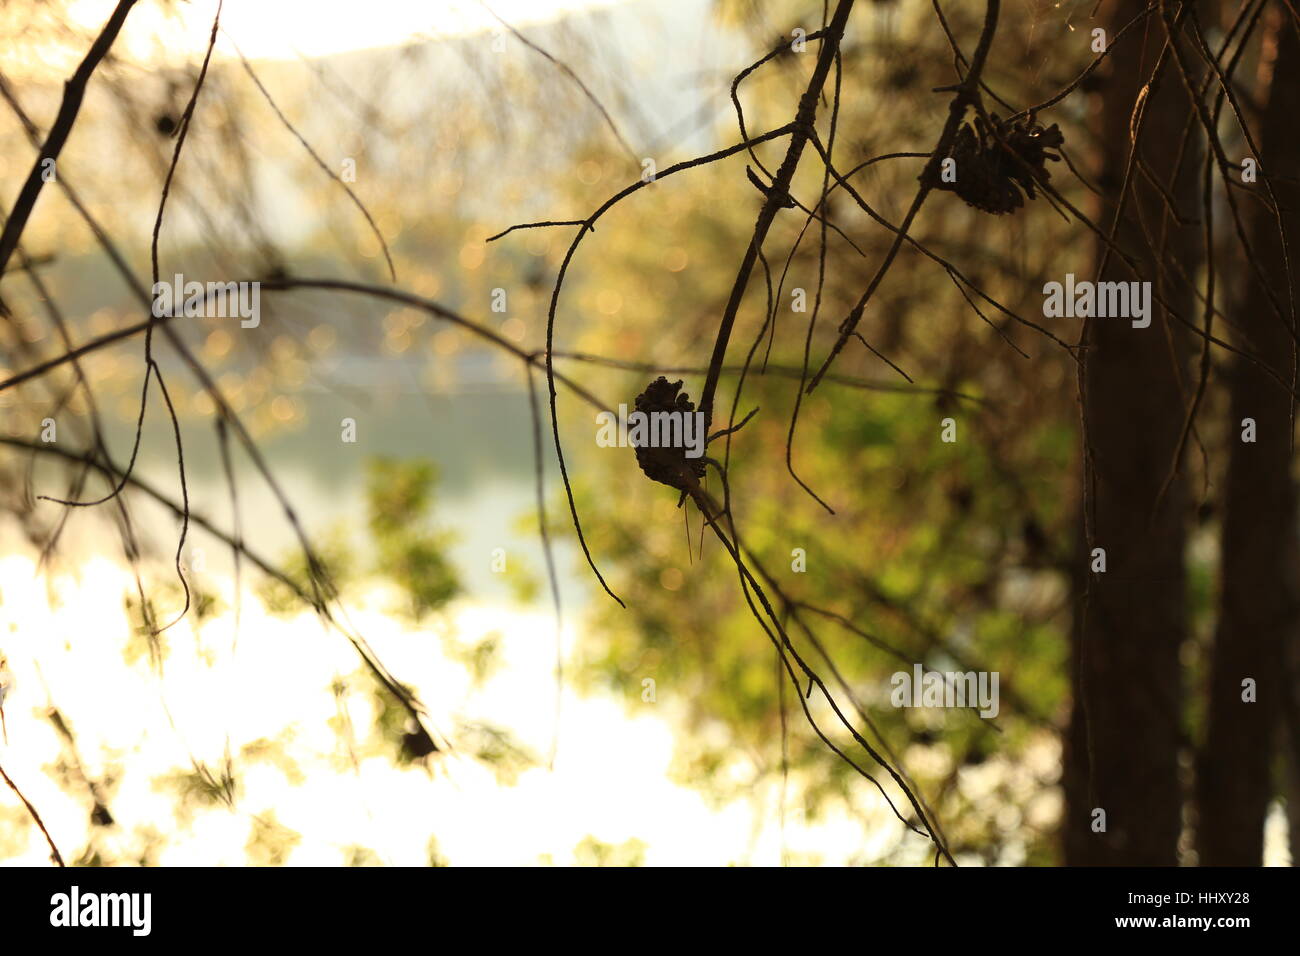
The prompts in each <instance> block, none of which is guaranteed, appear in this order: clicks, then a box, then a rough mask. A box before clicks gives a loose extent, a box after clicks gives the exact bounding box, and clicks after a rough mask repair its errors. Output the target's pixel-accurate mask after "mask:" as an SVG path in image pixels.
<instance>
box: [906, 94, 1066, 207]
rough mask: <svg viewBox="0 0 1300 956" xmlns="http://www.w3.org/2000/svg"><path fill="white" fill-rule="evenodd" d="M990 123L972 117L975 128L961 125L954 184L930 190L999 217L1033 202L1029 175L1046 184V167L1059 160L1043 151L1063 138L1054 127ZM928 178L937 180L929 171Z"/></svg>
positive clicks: (1028, 122) (954, 149) (956, 143)
mask: <svg viewBox="0 0 1300 956" xmlns="http://www.w3.org/2000/svg"><path fill="white" fill-rule="evenodd" d="M989 118H990V119H991V120H992V121H993V128H992V129H990V128H989V126H988V124H987V123H985V122H984V120H983V119H982V118H981V117H979V116H977V117H975V125H974V127H972V126H971V124H970V123H963V124H962V126H961V128H960V129H959V130H958V131H957V136H956V139H955V141H954V142H953V147H952V152H951V154H950V155H951V156H952V158H953V159H955V160H956V161H957V181H956V182H953V183H946V182H943V181H942V180H939V181H932V182H931V185H932V186H933V187H934V188H936V189H947V190H949V191H951V192H955V193H956V194H957V195H958V196H960V197H961V198H962V199H964V200H966V203H967V204H968V205H971V206H974V207H975V208H976V209H982V210H984V211H985V212H988V213H993V214H994V215H1001V214H1003V213H1008V212H1015V211H1016V210H1017V209H1020V208H1022V207H1023V206H1024V204H1025V196H1028V197H1029V198H1030V199H1034V198H1036V196H1035V194H1034V177H1033V176H1032V175H1031V174H1030V170H1033V172H1035V173H1037V174H1038V176H1040V177H1041V178H1042V179H1044V180H1048V179H1051V176H1052V174H1051V173H1050V172H1048V170H1047V166H1046V163H1045V161H1046V160H1049V159H1050V160H1052V161H1053V162H1059V161H1060V159H1061V157H1060V156H1058V155H1056V154H1055V153H1051V152H1048V150H1051V149H1055V148H1056V147H1058V146H1060V145H1061V144H1062V143H1064V142H1065V137H1064V136H1063V135H1062V133H1061V130H1060V127H1058V126H1057V125H1056V124H1055V123H1053V124H1052V125H1051V126H1048V127H1046V128H1044V127H1043V126H1041V125H1040V124H1038V123H1037V122H1035V121H1034V119H1033V118H1032V117H1030V118H1027V119H1022V120H1016V121H1015V122H1013V123H1004V122H1003V121H1002V120H1001V119H999V118H998V115H997V114H996V113H993V114H991V115H990V117H989ZM995 131H996V134H995ZM999 137H1000V139H1001V141H999ZM1017 160H1019V161H1017ZM1026 166H1027V167H1028V168H1026ZM927 173H928V174H929V175H930V176H932V177H934V178H935V179H937V178H938V177H936V176H934V173H933V172H932V171H927ZM927 173H923V174H922V176H925V175H927Z"/></svg>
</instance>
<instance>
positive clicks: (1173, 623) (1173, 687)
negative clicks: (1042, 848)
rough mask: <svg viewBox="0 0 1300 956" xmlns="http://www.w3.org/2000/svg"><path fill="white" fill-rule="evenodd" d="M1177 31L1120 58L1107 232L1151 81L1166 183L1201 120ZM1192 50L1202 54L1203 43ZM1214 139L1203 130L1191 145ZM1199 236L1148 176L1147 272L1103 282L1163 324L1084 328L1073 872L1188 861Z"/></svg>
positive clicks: (1115, 66) (1136, 235)
mask: <svg viewBox="0 0 1300 956" xmlns="http://www.w3.org/2000/svg"><path fill="white" fill-rule="evenodd" d="M1146 6H1147V4H1146V2H1145V0H1114V2H1110V3H1107V4H1105V7H1104V10H1103V15H1102V19H1101V22H1102V23H1104V24H1106V29H1107V35H1108V36H1109V37H1114V36H1115V35H1116V33H1117V32H1118V30H1119V28H1120V26H1122V25H1123V24H1125V23H1127V22H1128V21H1129V20H1130V19H1132V18H1133V17H1134V16H1136V15H1138V14H1139V13H1141V12H1142V11H1143V10H1144V9H1145V7H1146ZM1138 29H1139V30H1140V29H1141V28H1138ZM1164 37H1165V33H1164V28H1163V25H1162V23H1161V21H1160V18H1159V13H1158V12H1157V13H1154V14H1153V15H1152V17H1151V18H1150V19H1149V20H1148V21H1147V24H1146V29H1145V31H1144V32H1139V33H1136V34H1134V33H1130V34H1129V36H1127V37H1125V39H1124V40H1123V41H1121V42H1122V43H1123V46H1122V47H1117V50H1116V53H1115V54H1114V55H1112V56H1110V57H1109V58H1108V60H1109V73H1108V74H1107V75H1106V77H1105V79H1104V80H1103V86H1102V89H1101V94H1100V95H1101V102H1100V107H1101V109H1100V111H1099V115H1098V125H1097V133H1098V136H1099V142H1100V150H1101V166H1102V168H1101V175H1100V182H1099V186H1100V189H1101V191H1102V193H1103V196H1104V199H1103V200H1102V201H1101V202H1100V204H1099V205H1100V209H1099V210H1098V213H1099V218H1098V219H1097V221H1098V223H1099V224H1100V225H1101V226H1102V228H1103V229H1109V228H1110V226H1111V224H1112V223H1113V222H1114V220H1115V216H1116V208H1117V207H1116V201H1117V199H1118V197H1119V194H1120V190H1121V188H1122V185H1123V182H1124V178H1125V170H1126V168H1127V165H1128V162H1129V151H1130V136H1129V127H1130V118H1131V117H1132V116H1133V113H1134V104H1135V102H1137V100H1138V98H1139V93H1140V91H1141V90H1142V89H1143V87H1144V86H1145V85H1146V84H1148V83H1151V89H1150V92H1149V93H1148V94H1147V98H1146V117H1145V125H1144V126H1143V130H1142V133H1141V139H1140V143H1139V148H1140V150H1141V155H1142V157H1143V158H1144V160H1145V161H1146V163H1147V165H1148V166H1149V168H1150V170H1151V172H1152V174H1153V175H1154V176H1156V177H1157V178H1158V179H1159V180H1160V181H1161V182H1162V183H1166V184H1169V183H1170V181H1171V179H1172V178H1173V177H1174V174H1175V169H1176V164H1177V157H1178V144H1179V143H1180V142H1181V141H1182V136H1183V130H1184V127H1185V126H1186V124H1187V123H1188V122H1189V121H1192V122H1194V121H1195V117H1194V113H1193V110H1192V107H1191V104H1190V100H1189V98H1188V96H1187V94H1186V91H1185V89H1184V87H1183V82H1182V79H1181V78H1180V76H1179V74H1178V72H1177V65H1176V62H1175V61H1174V60H1173V58H1172V56H1166V58H1165V60H1164V61H1163V65H1162V66H1161V67H1160V68H1159V70H1158V72H1157V67H1156V65H1157V63H1158V62H1161V58H1160V52H1161V48H1162V46H1163V43H1164ZM1185 57H1186V58H1187V59H1188V60H1189V62H1196V61H1197V56H1196V54H1195V53H1194V52H1193V51H1191V50H1190V49H1188V50H1186V52H1185ZM1153 74H1155V75H1154V76H1153ZM1195 132H1197V131H1195V130H1194V133H1195ZM1198 139H1199V137H1198V136H1196V135H1193V137H1192V139H1191V142H1193V143H1195V142H1197V141H1198ZM1200 175H1201V161H1200V154H1199V152H1198V150H1196V149H1193V148H1189V149H1188V151H1187V155H1186V156H1185V157H1184V159H1183V162H1182V165H1181V171H1180V172H1179V174H1178V178H1177V181H1176V182H1174V183H1172V185H1171V188H1170V190H1169V191H1170V193H1171V195H1172V197H1173V198H1174V200H1175V201H1176V202H1177V204H1178V207H1179V210H1180V212H1181V213H1182V215H1183V217H1184V218H1185V219H1187V220H1197V219H1199V210H1198V195H1199V189H1198V184H1199V178H1200ZM1144 225H1145V228H1144ZM1197 229H1198V227H1196V226H1187V227H1179V226H1177V225H1176V223H1175V222H1174V221H1173V220H1172V218H1170V217H1169V216H1168V215H1167V214H1166V210H1165V206H1164V202H1163V200H1162V198H1161V196H1160V193H1159V191H1158V190H1157V189H1156V188H1154V187H1153V186H1151V185H1150V183H1149V182H1148V181H1147V180H1146V179H1145V178H1144V177H1143V176H1142V174H1141V173H1140V172H1135V173H1134V174H1133V176H1132V184H1131V186H1130V190H1129V198H1128V201H1127V203H1126V204H1125V206H1124V210H1123V214H1122V218H1121V221H1120V224H1119V228H1118V230H1117V232H1116V241H1117V243H1118V245H1119V247H1120V248H1121V249H1123V250H1125V251H1126V252H1128V253H1129V254H1131V255H1133V256H1134V257H1135V258H1136V260H1137V263H1138V268H1139V269H1140V272H1141V274H1140V275H1136V274H1134V273H1133V271H1132V270H1130V268H1129V267H1128V266H1127V265H1126V264H1125V263H1124V262H1123V260H1122V259H1121V258H1120V257H1119V256H1117V255H1116V254H1115V253H1113V252H1112V253H1111V254H1110V255H1109V256H1106V255H1105V252H1104V247H1099V248H1098V252H1097V255H1098V261H1097V263H1096V266H1101V263H1102V260H1104V261H1105V266H1104V268H1103V269H1102V270H1101V273H1100V275H1098V274H1097V270H1096V268H1094V270H1093V275H1092V276H1089V278H1095V279H1098V280H1099V281H1110V282H1130V281H1138V280H1146V281H1151V283H1152V292H1153V298H1152V303H1151V325H1150V326H1149V327H1147V328H1134V327H1133V326H1132V324H1131V322H1130V321H1129V320H1128V319H1124V318H1094V319H1092V320H1091V321H1090V322H1089V324H1088V328H1087V330H1086V332H1085V335H1084V344H1085V345H1086V346H1087V355H1086V360H1085V362H1084V365H1083V370H1082V376H1081V379H1082V380H1081V384H1082V387H1083V395H1084V402H1083V410H1082V412H1083V416H1084V419H1085V424H1086V427H1085V431H1084V437H1085V439H1086V441H1087V443H1088V447H1089V449H1090V457H1091V465H1092V468H1091V478H1092V480H1091V485H1090V487H1091V491H1090V502H1089V504H1090V507H1089V509H1088V510H1089V511H1090V520H1089V522H1088V524H1089V526H1090V527H1089V529H1088V534H1087V541H1086V547H1085V548H1083V549H1081V550H1082V551H1083V552H1084V553H1083V554H1081V555H1080V557H1081V559H1082V560H1084V561H1086V562H1087V565H1086V566H1085V567H1084V568H1083V569H1081V571H1082V573H1081V575H1080V577H1079V579H1078V580H1079V583H1080V585H1082V590H1081V591H1080V593H1078V595H1077V596H1078V602H1077V614H1076V627H1075V630H1074V634H1073V643H1074V647H1073V675H1072V679H1073V683H1074V690H1075V694H1074V708H1073V712H1072V715H1071V725H1070V731H1069V734H1068V737H1067V741H1066V756H1065V773H1064V785H1065V797H1066V818H1065V820H1064V822H1063V826H1062V829H1063V843H1064V853H1065V862H1066V863H1067V864H1069V865H1075V866H1091V865H1112V866H1160V865H1173V864H1176V863H1177V861H1178V839H1179V834H1180V832H1181V829H1182V803H1183V800H1182V786H1181V783H1180V778H1179V770H1178V758H1179V751H1180V749H1181V746H1182V734H1181V718H1182V705H1183V691H1182V678H1181V668H1180V664H1179V648H1180V646H1181V644H1182V642H1183V639H1184V637H1185V632H1186V621H1185V613H1186V612H1185V597H1184V594H1185V586H1184V585H1185V575H1184V564H1183V552H1184V545H1185V543H1186V529H1185V524H1186V511H1187V507H1186V506H1187V490H1186V483H1185V480H1184V478H1183V477H1182V475H1181V469H1180V473H1179V474H1178V475H1175V476H1174V477H1173V478H1172V480H1171V481H1169V483H1168V487H1167V488H1166V489H1165V491H1164V495H1163V497H1161V488H1162V486H1163V485H1165V482H1166V476H1168V475H1169V474H1170V472H1171V469H1172V467H1173V466H1174V464H1175V462H1174V458H1175V454H1176V451H1177V448H1178V444H1179V437H1180V434H1181V431H1182V423H1183V419H1184V416H1185V414H1186V409H1187V406H1188V403H1189V402H1190V401H1191V398H1192V395H1193V391H1194V385H1195V383H1194V381H1193V380H1192V379H1191V377H1190V374H1189V371H1188V365H1187V337H1186V334H1185V330H1184V329H1183V327H1182V326H1181V325H1180V323H1179V322H1178V321H1177V320H1176V319H1174V318H1172V317H1171V316H1169V315H1168V314H1167V313H1166V311H1165V310H1164V309H1163V308H1161V307H1160V306H1158V305H1156V303H1155V300H1154V295H1156V294H1158V295H1161V296H1162V297H1164V298H1165V299H1166V301H1168V302H1169V303H1170V304H1171V305H1172V307H1173V308H1174V309H1176V310H1177V311H1178V313H1179V314H1180V315H1182V316H1183V317H1184V318H1185V319H1189V320H1191V319H1199V316H1200V313H1199V310H1198V309H1197V308H1196V299H1195V296H1194V294H1193V291H1192V290H1191V289H1190V288H1189V287H1188V286H1187V283H1186V282H1185V281H1183V280H1182V279H1181V278H1180V277H1179V276H1178V274H1177V273H1176V271H1175V270H1174V269H1173V268H1172V267H1171V266H1170V264H1169V263H1170V260H1171V258H1172V257H1174V256H1176V257H1177V258H1178V260H1179V261H1181V262H1182V264H1183V266H1184V268H1185V269H1187V270H1188V272H1189V274H1191V275H1193V276H1194V275H1195V270H1196V263H1197V259H1198V256H1199V251H1200V242H1199V238H1198V235H1197ZM1078 272H1080V273H1084V272H1086V269H1083V268H1081V269H1079V270H1078ZM1082 277H1083V276H1080V278H1082ZM1179 464H1181V463H1179ZM1093 548H1103V549H1105V557H1106V570H1105V571H1104V572H1103V573H1091V572H1090V569H1089V568H1090V565H1091V560H1092V559H1091V549H1093ZM1098 810H1100V811H1104V813H1105V830H1104V831H1102V832H1098V831H1097V830H1096V829H1094V821H1095V820H1097V819H1098V817H1097V816H1096V811H1098Z"/></svg>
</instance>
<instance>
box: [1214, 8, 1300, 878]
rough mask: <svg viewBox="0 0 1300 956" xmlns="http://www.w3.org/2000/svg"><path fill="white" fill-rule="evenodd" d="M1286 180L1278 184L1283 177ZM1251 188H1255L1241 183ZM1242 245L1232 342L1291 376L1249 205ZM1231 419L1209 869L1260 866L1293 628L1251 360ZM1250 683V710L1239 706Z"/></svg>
mask: <svg viewBox="0 0 1300 956" xmlns="http://www.w3.org/2000/svg"><path fill="white" fill-rule="evenodd" d="M1274 13H1276V14H1278V15H1277V16H1274V17H1273V24H1272V31H1271V33H1270V36H1269V41H1267V42H1266V43H1265V52H1264V57H1263V63H1262V65H1261V69H1262V70H1270V69H1271V71H1272V79H1271V82H1269V81H1268V79H1267V78H1265V81H1264V82H1263V83H1261V84H1260V89H1261V90H1264V89H1267V90H1268V105H1267V108H1266V111H1265V115H1264V123H1263V130H1262V134H1261V137H1262V140H1263V142H1262V143H1260V149H1261V150H1262V151H1263V154H1264V155H1263V157H1262V158H1261V160H1260V162H1261V165H1262V167H1263V169H1264V171H1265V172H1267V173H1271V174H1272V175H1273V176H1274V177H1275V178H1274V179H1273V188H1274V190H1275V191H1276V194H1277V199H1278V203H1279V205H1280V207H1281V209H1282V218H1283V222H1284V224H1285V227H1286V233H1287V238H1288V240H1289V246H1290V257H1291V270H1292V271H1291V276H1292V279H1291V281H1292V282H1293V283H1296V284H1297V285H1298V286H1300V268H1297V265H1298V264H1297V262H1296V257H1297V256H1298V255H1300V249H1298V248H1296V242H1297V239H1298V238H1300V230H1297V229H1296V222H1297V210H1300V187H1297V185H1296V183H1295V181H1294V176H1295V173H1296V170H1297V169H1300V128H1297V117H1300V44H1298V43H1297V40H1296V34H1295V29H1294V26H1293V25H1292V24H1290V23H1287V22H1286V18H1285V17H1284V16H1283V15H1281V11H1280V10H1278V11H1274ZM1283 177H1286V178H1283ZM1251 188H1254V189H1257V190H1259V191H1261V192H1264V191H1265V186H1264V183H1263V181H1262V180H1261V181H1260V182H1259V183H1257V184H1256V185H1255V186H1253V187H1251ZM1249 208H1250V212H1251V213H1252V215H1253V219H1252V220H1251V228H1250V237H1251V245H1252V247H1253V250H1254V254H1255V257H1256V261H1257V263H1258V265H1259V267H1260V269H1261V271H1262V272H1263V273H1264V274H1265V275H1268V276H1276V277H1280V278H1279V279H1278V282H1277V285H1275V286H1274V288H1273V292H1274V295H1275V296H1276V298H1277V299H1278V300H1279V301H1280V302H1281V304H1282V306H1283V314H1284V317H1285V318H1279V317H1278V314H1277V311H1276V310H1275V309H1274V307H1273V305H1272V304H1271V303H1270V300H1269V296H1268V292H1267V290H1266V289H1265V288H1264V287H1263V286H1262V285H1261V284H1260V283H1259V282H1258V280H1256V279H1255V277H1254V274H1253V271H1245V273H1244V274H1245V275H1246V276H1247V286H1246V288H1245V290H1244V295H1243V296H1242V299H1241V302H1240V306H1241V307H1240V308H1238V309H1235V310H1233V313H1232V314H1233V317H1234V319H1235V320H1236V322H1237V324H1238V327H1239V330H1238V331H1237V335H1236V341H1237V344H1238V345H1239V346H1242V347H1244V348H1246V349H1247V350H1248V351H1250V352H1252V353H1253V354H1256V355H1259V356H1261V357H1263V359H1264V360H1265V361H1267V362H1269V363H1270V364H1271V365H1272V366H1273V367H1274V368H1275V369H1277V370H1278V371H1279V372H1281V373H1282V374H1283V375H1284V377H1287V378H1289V377H1290V368H1291V361H1290V355H1291V351H1292V337H1291V333H1290V331H1289V329H1288V323H1289V322H1290V321H1291V317H1290V311H1289V309H1290V297H1289V295H1288V292H1287V286H1286V282H1285V278H1284V277H1285V276H1286V268H1285V264H1284V260H1283V256H1282V244H1281V242H1280V240H1279V237H1278V228H1277V221H1276V220H1275V219H1274V217H1273V216H1272V214H1271V213H1269V212H1267V211H1266V210H1261V209H1259V208H1258V207H1257V206H1255V205H1254V204H1251V205H1250V207H1249ZM1228 386H1229V389H1230V393H1231V398H1230V403H1229V404H1230V417H1229V421H1228V422H1227V436H1226V437H1227V442H1228V475H1227V483H1226V486H1225V487H1224V491H1223V496H1224V513H1223V535H1222V540H1221V544H1220V547H1221V553H1222V561H1221V576H1222V577H1221V584H1220V598H1219V601H1220V607H1219V621H1218V627H1217V630H1216V633H1215V637H1214V647H1213V650H1212V653H1211V663H1210V676H1209V702H1208V707H1207V712H1206V731H1205V737H1204V742H1203V745H1202V749H1201V752H1200V754H1199V759H1198V761H1197V769H1196V781H1197V782H1196V791H1197V805H1198V817H1197V849H1198V851H1199V855H1200V862H1201V863H1202V864H1203V865H1210V866H1258V865H1260V863H1261V862H1262V861H1263V852H1264V816H1265V814H1266V813H1267V811H1268V803H1269V800H1270V799H1271V797H1272V796H1273V793H1274V792H1275V788H1274V783H1275V781H1274V777H1273V767H1274V765H1275V761H1276V758H1277V755H1278V752H1279V751H1278V745H1280V743H1281V742H1282V740H1283V739H1284V738H1283V736H1282V735H1281V734H1280V733H1279V729H1280V722H1281V718H1282V715H1283V712H1284V711H1283V706H1282V701H1283V695H1285V694H1287V693H1291V692H1292V688H1291V687H1290V686H1288V682H1287V681H1286V678H1285V675H1286V672H1287V668H1286V666H1285V660H1284V648H1285V646H1286V642H1287V641H1288V639H1291V638H1293V637H1294V635H1295V628H1296V609H1297V605H1296V562H1295V540H1296V532H1295V496H1294V489H1293V485H1292V480H1291V397H1290V395H1289V394H1288V392H1287V390H1286V389H1285V388H1283V387H1282V386H1281V385H1279V384H1278V383H1277V382H1276V381H1274V380H1273V379H1271V378H1270V377H1269V376H1268V375H1267V374H1265V373H1264V372H1263V371H1262V370H1261V369H1259V368H1258V367H1257V366H1256V365H1255V364H1254V363H1253V362H1251V361H1250V360H1248V359H1242V358H1241V357H1240V356H1234V357H1233V361H1232V363H1231V365H1230V366H1229V374H1228ZM1244 419H1252V420H1253V421H1254V424H1255V441H1254V442H1247V441H1243V440H1242V432H1243V420H1244ZM1248 680H1249V681H1253V682H1254V685H1255V695H1254V696H1255V701H1254V702H1246V701H1244V700H1243V694H1244V690H1243V682H1244V681H1248Z"/></svg>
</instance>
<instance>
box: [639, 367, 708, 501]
mask: <svg viewBox="0 0 1300 956" xmlns="http://www.w3.org/2000/svg"><path fill="white" fill-rule="evenodd" d="M681 388H682V383H681V380H680V379H679V380H678V381H676V382H669V381H668V379H666V378H664V377H663V376H662V375H660V376H659V377H658V378H657V379H655V380H654V381H653V382H651V383H650V384H649V385H647V386H646V389H645V391H644V392H642V393H641V394H640V395H638V396H637V397H636V410H637V411H638V412H644V413H645V414H646V415H647V416H649V415H650V414H651V413H652V412H679V413H681V414H682V415H683V416H687V415H691V414H692V413H693V412H694V411H695V403H694V402H692V401H691V400H690V397H689V396H688V395H687V394H686V393H685V392H683V391H682V390H681ZM683 424H685V420H683ZM636 463H637V464H638V465H640V466H641V470H642V471H643V472H645V474H646V477H647V478H653V479H654V480H655V481H658V482H660V483H661V484H665V485H668V486H669V487H672V488H676V489H677V490H678V491H686V490H687V488H688V484H687V480H686V476H687V475H688V474H689V475H694V476H695V478H697V479H699V478H703V477H704V459H703V458H687V457H686V448H685V447H681V448H672V447H668V448H652V447H648V446H638V447H637V449H636Z"/></svg>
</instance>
